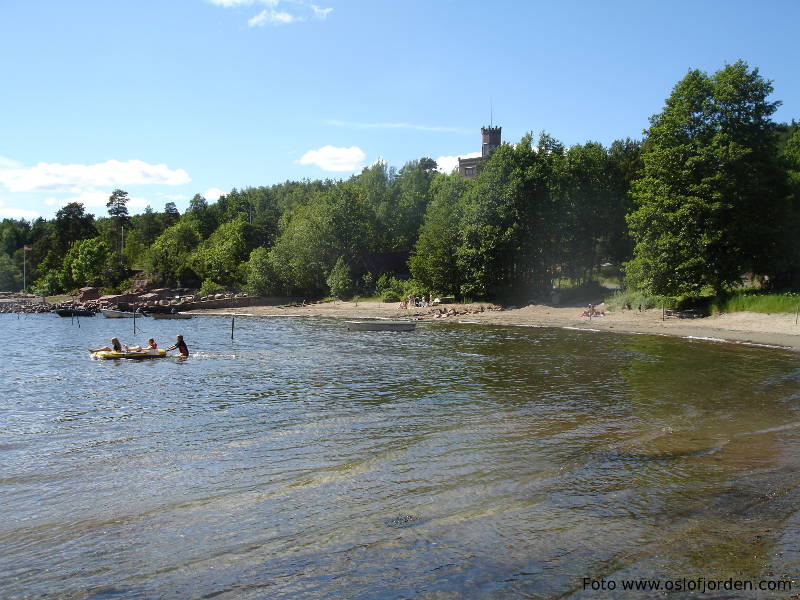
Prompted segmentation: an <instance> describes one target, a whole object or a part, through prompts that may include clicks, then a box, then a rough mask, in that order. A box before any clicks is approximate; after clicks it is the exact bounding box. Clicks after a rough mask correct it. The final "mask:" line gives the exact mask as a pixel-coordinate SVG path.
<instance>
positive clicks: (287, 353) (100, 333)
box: [0, 315, 800, 599]
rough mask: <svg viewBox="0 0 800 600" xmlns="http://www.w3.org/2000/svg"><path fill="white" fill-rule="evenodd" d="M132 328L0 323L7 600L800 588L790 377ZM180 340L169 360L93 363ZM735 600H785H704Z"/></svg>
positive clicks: (722, 360) (266, 324)
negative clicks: (97, 349) (114, 344)
mask: <svg viewBox="0 0 800 600" xmlns="http://www.w3.org/2000/svg"><path fill="white" fill-rule="evenodd" d="M137 323H138V324H139V325H141V326H142V328H143V331H142V332H140V333H137V335H136V336H135V337H134V335H133V330H132V322H131V321H130V320H112V319H103V318H102V317H100V318H97V317H96V318H93V319H81V320H80V327H79V326H78V324H77V323H76V322H74V321H71V320H70V319H59V318H57V317H55V316H51V315H40V316H17V315H0V334H2V340H3V354H4V356H3V358H2V371H0V501H1V506H2V512H1V513H0V597H2V598H29V597H30V598H59V599H62V598H92V599H112V598H113V599H116V598H176V599H177V598H221V599H228V598H231V599H232V598H330V599H335V598H360V599H364V598H369V599H384V598H430V599H433V598H437V599H438V598H553V597H557V598H562V597H570V598H598V597H609V598H612V597H613V598H620V597H631V598H643V597H651V596H652V595H653V594H652V593H651V595H650V596H648V595H647V594H646V593H644V592H623V591H621V588H620V586H621V583H620V582H621V581H622V580H624V579H630V578H639V577H642V578H653V579H661V580H666V579H670V580H680V579H681V578H687V579H689V578H698V577H705V578H708V579H716V580H722V579H728V578H732V579H736V580H751V581H754V582H758V581H760V580H778V579H782V578H786V579H791V578H794V577H796V576H797V575H798V567H799V566H800V534H799V533H798V532H800V529H799V527H800V514H799V513H798V507H799V506H800V469H798V462H799V460H798V448H800V365H799V364H798V356H797V355H795V354H791V353H788V352H784V351H781V350H771V349H764V348H750V347H744V346H735V345H726V344H716V343H711V342H699V341H694V342H693V341H687V340H676V339H670V338H663V337H650V336H638V335H614V334H606V333H591V332H583V331H566V330H556V329H530V328H501V327H497V328H490V327H476V326H472V325H438V324H421V325H420V326H419V327H418V328H417V330H416V331H415V332H413V333H405V334H402V333H399V334H398V333H380V332H378V333H375V332H363V333H357V332H348V331H346V329H345V327H344V325H343V323H342V322H341V321H337V320H331V319H312V318H307V319H306V318H256V317H239V318H236V322H235V340H233V341H231V339H230V327H231V318H230V317H219V316H217V317H214V316H204V317H200V318H195V319H192V320H191V321H153V320H149V319H144V320H137ZM176 333H183V334H184V336H185V338H186V341H187V343H188V345H189V350H190V352H191V357H190V358H189V359H187V360H179V359H171V358H170V359H165V360H154V361H144V362H133V361H128V362H126V361H97V360H92V359H90V358H89V356H88V353H87V352H86V348H88V347H90V346H93V345H98V344H105V343H107V340H108V339H109V338H110V337H112V336H114V335H116V336H118V337H120V338H121V339H122V341H123V342H126V343H133V342H134V341H136V342H139V343H141V342H144V341H145V340H146V339H147V338H148V337H151V336H152V337H155V338H156V339H157V340H158V341H159V343H160V345H161V347H164V346H166V345H167V344H168V343H171V341H172V340H173V339H174V335H175V334H176ZM584 577H586V578H590V579H591V580H595V581H597V582H600V580H601V579H602V580H605V582H606V583H605V585H608V582H611V581H613V582H615V585H616V586H617V589H616V590H614V591H613V592H612V591H608V590H606V591H603V590H597V589H595V590H592V589H591V584H589V588H588V589H585V587H586V583H585V581H584V579H583V578H584ZM596 585H597V586H599V585H601V584H600V583H597V584H596ZM799 588H800V584H796V585H795V587H794V591H793V593H797V592H798V591H800V589H799ZM749 596H754V597H776V598H777V597H788V594H785V595H781V594H777V593H774V592H773V593H768V594H765V595H762V596H759V595H758V593H756V592H752V593H743V592H730V595H726V594H725V593H722V592H718V593H717V594H716V595H706V596H702V597H713V598H727V597H730V598H734V597H736V598H740V597H749ZM670 597H689V596H688V595H686V594H683V595H682V594H681V593H677V594H672V595H671V596H670ZM692 597H694V596H692Z"/></svg>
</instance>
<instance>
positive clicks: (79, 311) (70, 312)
mask: <svg viewBox="0 0 800 600" xmlns="http://www.w3.org/2000/svg"><path fill="white" fill-rule="evenodd" d="M53 312H54V313H56V314H57V315H58V316H59V317H93V316H94V313H93V312H92V311H91V310H89V309H87V308H57V309H56V310H54V311H53Z"/></svg>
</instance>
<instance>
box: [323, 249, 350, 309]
mask: <svg viewBox="0 0 800 600" xmlns="http://www.w3.org/2000/svg"><path fill="white" fill-rule="evenodd" d="M325 282H326V283H327V284H328V287H329V288H330V290H331V295H332V296H333V297H334V298H339V299H340V300H344V299H346V298H349V297H350V295H351V294H352V293H353V278H352V277H351V276H350V267H349V266H347V263H346V262H344V259H343V258H342V257H341V256H340V257H339V259H338V260H337V261H336V264H335V265H334V266H333V269H331V272H330V273H329V274H328V278H327V279H326V280H325Z"/></svg>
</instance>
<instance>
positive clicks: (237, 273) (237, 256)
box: [190, 217, 250, 286]
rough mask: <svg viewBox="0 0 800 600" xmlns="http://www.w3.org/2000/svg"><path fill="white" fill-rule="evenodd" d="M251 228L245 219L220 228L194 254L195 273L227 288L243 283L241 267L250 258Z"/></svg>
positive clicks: (192, 257) (225, 224) (192, 263)
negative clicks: (249, 237)
mask: <svg viewBox="0 0 800 600" xmlns="http://www.w3.org/2000/svg"><path fill="white" fill-rule="evenodd" d="M249 227H250V226H249V225H248V224H247V222H246V221H245V220H244V218H243V217H240V218H238V219H236V220H234V221H230V222H228V223H223V224H222V225H220V226H219V227H218V228H217V230H216V231H215V232H214V233H213V234H211V237H209V238H208V239H207V240H206V241H204V242H202V243H201V244H200V245H199V246H198V247H197V249H196V250H195V251H194V253H193V254H192V256H191V259H190V262H191V265H192V267H193V269H194V271H195V272H196V273H197V274H198V275H199V276H200V277H202V278H203V279H210V280H211V281H215V282H216V283H219V284H221V285H224V286H236V285H238V284H239V283H241V280H242V278H243V273H242V268H241V267H243V263H244V262H245V261H246V260H247V258H248V256H249V254H250V248H249V246H248V243H247V239H248V229H249Z"/></svg>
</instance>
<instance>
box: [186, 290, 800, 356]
mask: <svg viewBox="0 0 800 600" xmlns="http://www.w3.org/2000/svg"><path fill="white" fill-rule="evenodd" d="M598 309H599V310H602V309H603V305H599V306H598ZM443 310H444V311H450V312H451V314H450V315H449V316H445V315H442V314H441V311H443ZM453 311H455V312H456V314H452V312H453ZM190 312H192V313H195V314H209V315H210V314H219V315H223V314H235V315H236V316H263V317H277V316H282V317H331V318H339V319H351V320H357V319H376V318H399V319H414V320H417V321H423V322H426V321H427V322H440V323H447V322H452V323H462V324H471V325H496V326H513V327H556V328H563V329H576V330H584V331H609V332H612V333H628V334H648V335H663V336H670V337H678V338H685V339H694V340H707V341H716V342H731V343H738V344H747V345H752V346H763V347H770V348H777V349H784V350H791V351H794V352H800V324H798V325H796V324H795V315H792V314H788V313H787V314H762V313H749V312H742V313H731V314H722V315H713V316H710V317H702V318H696V319H682V318H678V317H674V316H670V317H666V318H664V319H663V320H662V314H661V310H659V309H651V310H644V311H642V312H641V313H640V312H638V311H637V310H630V311H628V310H622V311H614V312H607V313H606V314H605V316H598V317H592V318H589V317H581V316H580V314H581V313H582V312H583V307H576V306H569V307H554V306H547V305H536V304H531V305H528V306H525V307H521V308H516V307H506V308H501V307H499V306H497V305H492V304H487V303H475V304H446V305H441V306H440V307H428V308H415V309H406V310H404V309H401V308H399V306H398V304H397V303H391V304H385V303H381V302H357V303H356V302H340V301H336V302H324V303H316V304H307V305H305V306H249V307H241V308H237V309H235V310H224V309H204V310H193V311H190ZM437 315H438V316H437Z"/></svg>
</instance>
